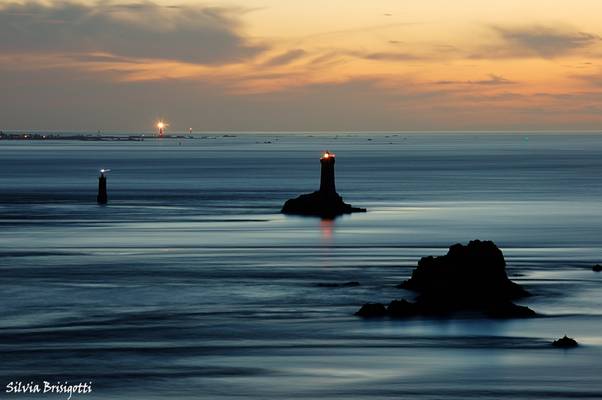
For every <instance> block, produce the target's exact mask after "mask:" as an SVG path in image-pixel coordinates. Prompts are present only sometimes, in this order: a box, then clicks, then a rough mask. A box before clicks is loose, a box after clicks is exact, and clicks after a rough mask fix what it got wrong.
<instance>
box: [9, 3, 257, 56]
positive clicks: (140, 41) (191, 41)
mask: <svg viewBox="0 0 602 400" xmlns="http://www.w3.org/2000/svg"><path fill="white" fill-rule="evenodd" d="M245 11H246V10H244V9H237V8H225V7H224V8H222V7H207V6H200V5H180V6H167V7H166V6H162V5H159V4H157V3H154V2H152V1H145V0H143V1H141V2H136V3H124V4H114V3H107V2H101V1H98V2H96V3H92V4H89V3H86V4H84V3H76V2H57V3H41V2H36V1H29V2H25V3H8V4H4V5H0V52H13V53H15V52H21V53H27V52H32V53H35V52H37V53H53V52H56V53H86V52H101V53H107V54H112V55H116V56H121V57H133V58H149V59H167V60H178V61H185V62H191V63H199V64H221V63H229V62H237V61H240V60H243V59H248V58H252V57H255V56H256V55H258V54H259V53H261V52H262V51H264V50H265V46H263V45H258V44H253V43H250V42H249V41H248V40H247V39H246V38H245V37H244V36H243V35H242V34H241V33H240V31H241V28H242V27H241V22H240V15H241V14H242V13H244V12H245Z"/></svg>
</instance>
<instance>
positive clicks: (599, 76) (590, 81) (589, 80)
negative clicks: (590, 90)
mask: <svg viewBox="0 0 602 400" xmlns="http://www.w3.org/2000/svg"><path fill="white" fill-rule="evenodd" d="M571 78H574V79H577V80H579V81H581V82H583V83H585V84H586V85H588V86H594V87H602V70H601V71H600V72H598V73H594V74H579V75H572V76H571Z"/></svg>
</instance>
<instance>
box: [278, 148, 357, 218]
mask: <svg viewBox="0 0 602 400" xmlns="http://www.w3.org/2000/svg"><path fill="white" fill-rule="evenodd" d="M334 162H335V157H334V154H333V153H331V152H329V151H326V152H324V153H323V154H322V156H321V157H320V164H321V166H322V171H321V173H320V190H316V191H315V192H312V193H307V194H302V195H301V196H298V197H295V198H293V199H288V200H287V201H286V202H285V203H284V205H283V206H282V210H281V212H282V213H284V214H297V215H313V216H316V217H321V218H323V219H333V218H336V217H337V216H339V215H342V214H351V213H356V212H366V209H365V208H359V207H353V206H352V205H351V204H347V203H345V202H344V201H343V198H342V197H341V196H339V194H338V193H337V190H336V187H335V184H334Z"/></svg>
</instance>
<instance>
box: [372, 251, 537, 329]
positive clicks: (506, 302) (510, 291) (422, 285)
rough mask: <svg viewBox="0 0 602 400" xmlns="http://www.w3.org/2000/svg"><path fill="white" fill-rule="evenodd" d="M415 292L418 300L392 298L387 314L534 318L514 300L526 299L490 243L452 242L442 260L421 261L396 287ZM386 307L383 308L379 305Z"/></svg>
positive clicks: (397, 316)
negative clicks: (408, 277)
mask: <svg viewBox="0 0 602 400" xmlns="http://www.w3.org/2000/svg"><path fill="white" fill-rule="evenodd" d="M399 287H400V288H403V289H408V290H411V291H413V292H416V293H417V297H416V301H415V302H409V301H406V300H394V301H392V302H391V303H390V304H389V306H388V307H386V310H387V312H386V315H388V316H390V317H395V318H407V317H413V316H442V317H445V316H449V315H452V314H479V315H484V316H487V317H490V318H524V317H531V316H534V315H535V312H534V311H533V310H531V309H529V308H528V307H524V306H519V305H516V304H514V303H513V300H515V299H518V298H521V297H525V296H528V295H529V293H528V292H527V291H526V290H525V289H523V288H522V287H521V286H520V285H518V284H516V283H514V282H512V281H511V280H510V279H508V276H507V274H506V262H505V260H504V255H503V254H502V252H501V250H500V249H499V248H498V247H497V246H496V245H495V244H494V243H493V242H490V241H480V240H474V241H472V242H470V243H468V245H466V246H464V245H461V244H455V245H453V246H451V247H450V248H449V251H448V253H447V254H446V255H444V256H439V257H424V258H422V259H421V260H420V261H419V262H418V267H417V268H416V269H415V270H414V271H413V272H412V276H411V278H410V279H408V280H407V281H405V282H403V283H402V284H400V285H399ZM382 306H383V307H384V305H382Z"/></svg>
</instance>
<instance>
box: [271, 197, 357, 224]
mask: <svg viewBox="0 0 602 400" xmlns="http://www.w3.org/2000/svg"><path fill="white" fill-rule="evenodd" d="M354 212H366V209H365V208H357V207H353V206H351V205H350V204H347V203H345V202H344V201H343V198H342V197H341V196H339V195H338V193H323V192H320V191H317V192H313V193H308V194H302V195H301V196H299V197H297V198H295V199H290V200H287V201H286V203H284V206H283V207H282V213H284V214H297V215H313V216H318V217H322V218H334V217H337V216H339V215H343V214H351V213H354Z"/></svg>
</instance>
